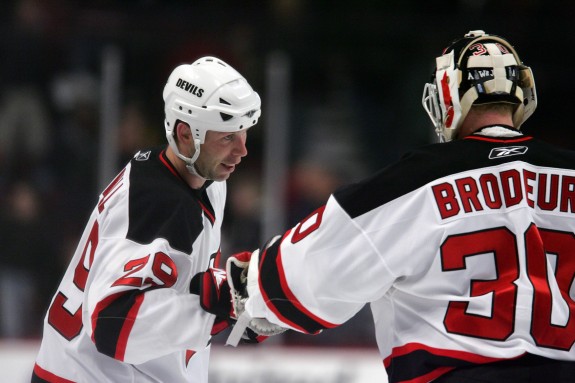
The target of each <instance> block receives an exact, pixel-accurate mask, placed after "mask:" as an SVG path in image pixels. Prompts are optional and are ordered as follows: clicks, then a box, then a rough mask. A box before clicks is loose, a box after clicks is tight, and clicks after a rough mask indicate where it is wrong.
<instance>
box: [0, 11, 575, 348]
mask: <svg viewBox="0 0 575 383" xmlns="http://www.w3.org/2000/svg"><path fill="white" fill-rule="evenodd" d="M574 16H575V3H573V2H549V1H540V0H508V1H505V0H477V1H473V0H445V1H436V0H431V1H383V0H379V1H377V0H373V1H355V2H343V1H324V0H322V1H304V0H292V1H289V0H272V1H255V0H251V1H214V0H212V1H183V0H179V1H176V0H171V1H160V0H155V1H154V0H122V1H120V0H118V1H111V0H108V1H104V0H100V1H97V0H96V1H85V2H84V1H71V0H18V1H16V0H12V1H3V2H2V4H1V5H0V203H1V204H2V217H1V219H2V221H1V222H0V251H1V253H0V281H2V280H5V281H6V280H8V281H9V282H6V283H12V285H10V286H12V287H10V288H9V289H8V290H5V291H6V292H7V294H11V295H12V297H15V296H20V295H16V294H15V293H12V292H13V291H16V290H18V289H20V290H22V288H23V287H22V286H23V285H26V286H27V288H28V290H29V291H27V292H26V289H23V290H22V292H21V294H23V295H22V298H21V299H22V300H24V301H17V302H28V303H26V304H22V306H25V307H29V310H24V312H23V313H16V314H14V313H13V312H12V313H11V315H12V316H14V315H16V318H25V320H23V319H22V320H20V321H19V324H20V326H16V327H10V325H7V326H4V327H3V326H0V336H1V337H37V336H38V335H39V331H40V329H41V326H40V323H41V320H42V317H43V314H44V311H45V309H46V308H47V305H48V303H49V299H50V298H51V296H52V294H53V293H54V291H55V290H56V286H57V283H58V281H59V279H60V277H61V275H62V273H63V270H64V268H65V266H66V264H67V260H68V259H69V257H70V256H71V255H72V253H73V249H74V247H75V246H76V243H77V241H78V239H79V237H80V235H81V232H82V229H83V225H84V222H85V220H86V219H87V217H88V216H89V214H90V211H91V209H92V208H93V205H94V203H95V202H96V201H97V196H98V194H99V193H100V192H101V190H98V186H97V158H98V153H99V151H98V150H99V147H98V129H99V126H100V125H99V124H100V122H99V118H100V115H99V107H100V106H99V105H100V104H99V103H100V101H101V100H100V99H99V97H100V82H99V81H100V78H101V66H102V55H103V52H105V51H106V50H107V49H110V48H113V49H115V50H116V51H117V52H119V54H120V57H121V62H122V72H121V93H120V95H119V97H120V103H121V108H122V109H121V118H120V123H119V125H118V127H117V131H118V134H119V137H120V142H119V145H118V147H117V148H116V150H117V151H118V153H119V157H120V161H119V162H118V164H117V170H119V169H120V168H121V166H123V165H124V164H125V162H126V161H127V160H128V159H129V158H130V157H131V156H132V155H133V154H134V153H135V152H136V151H137V150H138V149H140V148H143V147H145V146H150V145H158V144H164V142H165V140H164V129H163V101H162V90H163V86H164V83H165V81H166V79H167V77H168V75H169V73H170V72H171V70H172V69H173V67H174V66H176V65H178V64H180V63H184V62H192V61H194V60H195V59H197V58H199V57H201V56H204V55H214V56H218V57H220V58H221V59H223V60H224V61H227V62H228V63H229V64H231V65H232V66H234V67H235V68H236V69H238V70H239V72H240V73H242V74H243V75H244V76H245V77H246V78H247V79H248V81H249V82H250V83H251V85H252V86H253V87H254V88H255V89H256V90H257V91H258V93H260V95H261V96H262V100H263V101H264V102H263V105H262V110H263V115H265V113H266V103H265V101H266V93H265V92H266V77H265V70H266V63H267V62H268V61H269V59H270V57H272V56H273V55H275V54H278V53H279V54H282V55H283V57H286V58H287V60H288V62H289V66H290V69H291V73H290V83H289V86H290V98H289V100H286V102H288V101H289V105H290V111H289V129H290V133H289V147H290V148H291V149H290V152H289V155H290V166H291V168H290V174H289V183H288V188H289V190H288V200H287V201H285V203H286V204H288V206H289V212H290V217H289V219H290V224H293V223H295V222H297V220H299V219H301V218H303V217H305V216H306V215H307V213H309V212H311V211H312V210H313V209H314V208H315V207H317V206H319V204H320V203H321V202H322V201H323V200H324V199H325V198H326V197H327V195H329V193H330V192H331V191H333V189H334V188H335V187H337V186H339V185H341V184H342V183H347V182H351V181H355V180H357V179H358V178H359V177H361V176H362V175H365V174H367V173H369V172H372V171H374V170H376V169H377V168H380V167H382V166H385V165H386V164H388V163H389V162H391V161H393V160H395V159H397V158H398V157H399V156H400V154H401V153H403V152H404V151H405V150H407V149H409V148H412V147H414V146H419V145H423V144H426V143H429V142H432V141H434V140H435V137H434V134H433V131H432V127H431V123H430V121H429V119H428V117H427V115H426V113H425V111H424V110H423V108H422V106H421V97H422V93H423V86H424V84H425V83H426V82H427V81H428V80H429V79H430V76H431V73H432V71H433V69H434V59H435V57H436V56H438V55H440V54H441V51H442V49H443V48H444V47H446V46H447V45H449V43H450V42H451V41H452V40H453V39H455V38H459V37H462V36H463V34H464V33H466V32H468V31H469V30H474V29H483V30H485V31H486V32H487V33H491V34H496V35H500V36H503V37H505V38H507V39H508V40H509V41H510V42H511V43H512V44H513V45H515V47H516V48H517V50H518V53H519V55H520V56H521V58H522V59H523V61H524V62H525V64H526V65H529V66H531V68H532V69H533V72H534V76H535V81H536V85H537V93H538V98H539V104H538V108H537V110H536V111H535V114H534V115H533V116H532V117H531V118H530V119H529V120H528V121H527V122H526V123H525V125H524V126H523V130H524V131H525V132H527V133H528V134H532V135H535V136H537V137H540V138H542V139H544V140H546V141H549V142H552V143H555V144H557V145H560V146H563V147H565V148H568V149H574V148H575V129H573V127H572V121H571V120H572V115H571V113H570V112H571V107H572V106H571V102H570V101H571V99H570V97H572V95H571V93H572V89H573V86H574V80H573V76H572V71H573V69H572V66H573V65H572V63H573V56H574V50H573V49H572V48H575V33H573V26H572V24H573V20H574ZM268 118H269V119H273V116H267V117H266V118H262V119H261V120H260V123H259V124H258V125H257V126H256V127H255V128H253V129H252V130H251V131H250V136H249V141H248V149H249V151H250V154H249V156H248V157H247V158H246V160H245V161H244V163H243V164H242V170H238V173H239V174H238V175H234V177H233V179H232V180H231V181H230V193H232V194H231V195H230V200H229V204H230V207H229V213H228V216H227V218H226V219H228V223H227V225H226V227H225V233H224V234H225V235H227V237H226V238H225V245H226V246H227V249H228V250H229V251H230V252H233V251H236V250H244V249H246V247H247V248H255V247H257V246H258V245H259V243H258V235H257V231H258V230H259V227H258V225H259V221H258V201H259V196H260V194H259V193H260V191H259V186H258V185H259V184H260V183H261V179H260V178H259V177H260V175H261V162H262V160H263V159H262V156H263V149H262V145H263V141H264V135H265V132H266V121H268V120H266V119H268ZM242 177H243V178H242ZM234 187H235V188H236V190H238V192H237V194H233V193H235V192H234V191H233V190H234ZM248 207H249V208H248ZM246 222H249V223H250V225H245V223H246ZM238 226H241V227H242V229H244V230H243V231H242V230H239V229H238ZM246 227H247V228H251V229H252V230H251V231H249V230H247V231H246V230H245V228H246ZM17 273H23V275H24V277H18V278H13V279H15V281H12V282H10V278H9V277H6V275H11V276H15V275H19V274H17ZM22 281H29V282H22ZM0 283H1V282H0ZM2 286H5V285H2ZM14 286H16V287H14ZM13 289H16V290H13ZM20 290H18V291H20ZM19 299H20V298H19ZM26 299H28V300H29V301H26ZM12 305H13V303H12ZM10 307H11V306H10V304H9V303H6V304H5V305H2V304H0V318H2V317H3V316H6V312H7V310H10V311H13V310H11V309H10ZM362 315H363V314H362ZM369 321H370V320H369ZM369 321H368V322H369ZM352 322H353V323H355V324H353V323H352V324H351V325H350V326H355V327H354V328H355V330H354V331H352V332H351V335H349V336H346V335H345V333H341V335H337V337H338V339H339V341H341V342H347V343H348V344H366V343H369V344H371V341H370V340H369V339H370V328H371V327H372V325H371V323H370V324H369V325H368V326H364V325H363V324H362V323H363V321H360V320H356V321H352ZM2 329H3V330H2ZM14 329H16V330H14ZM358 329H359V330H358ZM363 330H365V331H363ZM336 334H337V333H336ZM358 334H359V335H358ZM362 334H363V335H362ZM318 339H320V341H321V339H328V338H327V337H325V338H321V336H319V337H318ZM295 341H296V342H301V341H302V340H300V339H299V338H297V337H296V340H295ZM325 342H327V343H332V342H335V341H334V340H325Z"/></svg>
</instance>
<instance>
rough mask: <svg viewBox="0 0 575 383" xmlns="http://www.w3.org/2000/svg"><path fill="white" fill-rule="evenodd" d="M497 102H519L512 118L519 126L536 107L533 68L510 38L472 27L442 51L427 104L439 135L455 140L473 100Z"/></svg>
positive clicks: (426, 95)
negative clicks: (474, 29) (508, 40)
mask: <svg viewBox="0 0 575 383" xmlns="http://www.w3.org/2000/svg"><path fill="white" fill-rule="evenodd" d="M494 102H506V103H511V104H515V105H517V106H516V108H515V111H514V113H513V123H514V125H515V127H516V128H517V129H519V128H520V127H521V125H522V124H523V123H524V122H525V120H527V119H528V118H529V116H531V114H532V113H533V111H534V110H535V108H536V107H537V94H536V92H535V81H534V80H533V73H532V72H531V68H529V67H527V66H525V65H523V63H522V62H521V60H520V59H519V56H518V55H517V52H516V51H515V49H514V48H513V46H512V45H511V44H509V42H507V41H506V40H504V39H503V38H501V37H498V36H495V35H488V34H486V33H485V32H484V31H481V30H477V31H471V32H469V33H467V34H466V35H465V36H464V37H463V38H461V39H458V40H456V41H454V42H453V43H452V44H451V45H450V46H449V47H447V48H446V49H445V50H444V51H443V54H442V55H441V56H439V57H437V59H436V69H435V73H434V74H433V75H432V78H431V82H430V83H428V84H425V88H424V91H423V99H422V103H423V107H424V109H425V111H426V112H427V114H428V115H429V117H430V118H431V121H432V122H433V125H434V127H435V132H436V133H437V134H438V136H439V138H440V141H450V140H452V139H453V138H454V137H455V134H456V132H457V129H458V128H459V127H460V126H461V124H462V123H463V120H464V119H465V117H466V116H467V113H468V112H469V109H470V108H471V106H472V105H473V104H476V105H477V104H487V103H494Z"/></svg>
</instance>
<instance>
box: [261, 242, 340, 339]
mask: <svg viewBox="0 0 575 383" xmlns="http://www.w3.org/2000/svg"><path fill="white" fill-rule="evenodd" d="M288 234H289V231H288V233H286V236H287V235H288ZM284 238H285V236H284ZM280 244H281V241H276V242H275V243H274V244H273V245H271V246H270V247H269V248H267V249H266V250H264V251H263V253H262V254H261V256H260V257H261V258H260V273H259V276H260V284H261V286H260V287H261V291H262V296H263V298H264V300H265V301H266V304H267V305H268V307H269V308H270V309H271V310H272V311H273V312H274V314H276V316H278V317H279V318H280V319H282V320H283V321H284V322H285V323H288V324H289V325H291V326H293V327H294V328H297V329H298V330H300V331H302V332H305V333H307V334H317V333H319V331H321V330H323V329H326V328H333V327H336V325H335V324H331V323H329V322H326V321H324V320H322V319H320V318H318V317H316V316H314V315H313V314H312V313H310V312H309V311H308V310H306V309H305V307H304V306H303V305H302V304H301V303H300V302H299V301H298V300H297V298H296V297H295V296H294V295H293V293H291V291H290V289H289V287H288V286H287V282H286V279H285V276H284V274H283V267H282V265H281V252H280Z"/></svg>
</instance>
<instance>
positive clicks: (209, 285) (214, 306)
mask: <svg viewBox="0 0 575 383" xmlns="http://www.w3.org/2000/svg"><path fill="white" fill-rule="evenodd" d="M190 293H192V294H196V295H198V296H199V297H200V305H201V306H202V308H203V309H204V310H205V311H207V312H209V313H210V314H214V315H215V316H216V317H217V318H218V320H219V321H228V320H230V319H235V318H237V316H236V315H235V312H234V309H233V305H232V299H231V293H230V286H229V285H228V283H227V277H226V272H225V270H222V269H218V268H214V267H211V268H209V269H208V270H207V271H204V272H201V273H198V274H196V275H194V276H193V278H192V280H191V282H190ZM217 322H218V321H216V325H217V324H218V323H217ZM219 326H220V327H222V328H221V329H219V331H221V330H223V329H224V328H225V326H223V325H221V324H220V325H219ZM219 331H218V332H219Z"/></svg>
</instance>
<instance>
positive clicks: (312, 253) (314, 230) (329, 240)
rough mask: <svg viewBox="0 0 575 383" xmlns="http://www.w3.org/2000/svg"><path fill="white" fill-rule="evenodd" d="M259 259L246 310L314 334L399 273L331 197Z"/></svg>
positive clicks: (337, 321) (368, 298) (386, 285)
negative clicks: (254, 286) (254, 289)
mask: <svg viewBox="0 0 575 383" xmlns="http://www.w3.org/2000/svg"><path fill="white" fill-rule="evenodd" d="M259 262H260V263H259V265H260V267H259V281H258V285H259V289H258V292H257V293H256V294H254V295H252V296H250V298H249V300H248V302H247V306H246V309H247V310H248V313H249V314H250V315H251V316H252V317H265V318H267V319H268V320H270V321H271V322H273V323H276V324H278V325H280V326H283V327H288V328H291V329H294V330H296V331H300V332H304V333H310V334H313V333H317V332H318V331H321V330H322V329H324V328H332V327H336V326H339V325H341V324H342V323H344V322H346V321H347V320H349V319H350V318H351V317H353V316H354V315H355V314H356V313H357V312H358V311H359V310H360V309H361V308H362V307H363V306H364V305H365V304H366V303H367V302H370V301H373V300H375V299H377V298H379V297H381V296H382V295H383V294H384V293H385V292H386V291H387V290H388V289H389V287H390V286H391V283H392V282H393V280H394V279H395V275H394V274H393V273H392V272H391V270H390V269H389V268H388V267H387V265H386V263H385V262H384V260H383V258H382V257H381V254H380V253H379V252H378V251H377V249H376V248H375V246H373V244H372V243H371V241H370V239H369V237H368V236H367V235H366V233H365V232H364V231H363V230H362V229H361V228H360V227H359V226H358V225H356V223H355V222H354V221H353V220H352V219H351V218H350V217H349V215H347V214H346V212H345V211H344V210H343V209H342V208H341V207H340V206H339V204H338V203H337V201H336V200H335V199H334V198H333V197H331V198H330V199H329V200H328V202H327V204H326V205H325V206H323V207H321V208H319V209H318V210H316V211H315V212H314V213H312V214H311V215H310V216H309V217H307V218H306V219H304V220H303V221H301V222H300V223H298V224H297V225H296V226H295V227H293V228H292V229H291V230H289V231H288V232H286V233H285V234H284V236H283V238H282V239H281V241H276V242H275V243H274V244H272V245H271V246H270V247H269V248H267V249H264V250H262V253H261V254H260V260H259Z"/></svg>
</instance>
